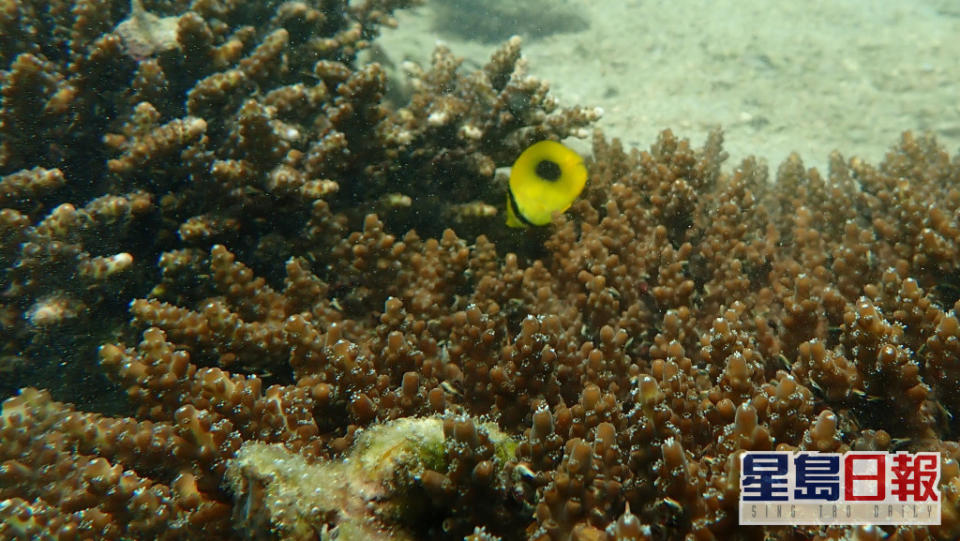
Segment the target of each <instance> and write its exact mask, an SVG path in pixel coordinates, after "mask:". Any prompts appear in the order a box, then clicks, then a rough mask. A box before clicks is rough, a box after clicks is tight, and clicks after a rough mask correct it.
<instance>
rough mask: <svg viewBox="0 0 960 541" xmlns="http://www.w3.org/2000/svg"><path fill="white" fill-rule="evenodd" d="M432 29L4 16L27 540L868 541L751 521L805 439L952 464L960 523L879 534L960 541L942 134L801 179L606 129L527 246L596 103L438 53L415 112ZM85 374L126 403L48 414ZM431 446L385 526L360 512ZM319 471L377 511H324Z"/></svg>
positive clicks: (5, 186)
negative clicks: (563, 141)
mask: <svg viewBox="0 0 960 541" xmlns="http://www.w3.org/2000/svg"><path fill="white" fill-rule="evenodd" d="M407 4H408V3H407V2H402V1H397V2H389V1H385V2H357V3H351V4H349V5H348V4H346V3H341V2H317V3H313V2H283V3H279V2H264V3H255V4H244V5H239V4H233V3H225V2H218V1H215V0H214V1H200V2H193V3H190V4H189V5H187V4H186V3H182V2H179V3H178V2H171V3H162V2H146V3H144V4H143V5H142V6H139V7H137V9H140V8H142V9H144V10H145V11H144V12H143V13H140V14H139V15H137V14H134V13H132V11H133V10H132V9H131V8H132V7H134V6H136V4H135V5H134V6H128V5H127V4H126V3H125V2H77V3H75V4H62V3H54V4H52V6H53V7H54V8H56V9H52V10H51V11H50V12H49V13H48V14H47V13H46V12H43V8H44V7H45V6H46V5H47V4H44V5H40V4H39V3H35V2H20V3H8V4H7V5H5V6H4V10H3V11H2V13H0V29H2V30H3V31H2V32H0V49H2V51H0V59H2V61H3V68H2V71H0V77H2V82H3V83H4V84H3V90H2V97H3V98H2V99H3V102H2V110H0V126H2V127H0V131H2V133H0V135H2V138H0V174H2V178H0V188H2V189H0V204H2V206H3V209H2V210H0V238H2V239H3V243H2V244H0V258H2V259H0V262H2V264H3V268H2V273H3V274H2V280H3V282H2V283H3V290H4V292H3V297H2V299H3V306H2V311H0V324H2V325H3V330H4V336H9V337H11V338H10V340H7V341H5V342H4V344H3V346H2V347H3V348H5V349H4V350H3V351H2V355H3V361H4V365H3V369H5V370H15V371H17V372H15V374H14V375H15V376H16V377H14V378H10V379H9V381H14V382H16V384H17V385H18V386H22V387H23V389H22V390H21V391H20V392H19V394H18V395H17V396H14V397H12V398H9V399H8V400H6V401H5V402H4V404H3V411H2V414H0V537H4V538H8V537H9V538H17V537H20V538H29V537H45V536H46V537H64V538H69V537H80V538H87V537H96V538H103V539H123V538H164V537H167V538H202V539H232V538H236V537H249V538H258V539H259V538H276V537H286V538H298V537H300V538H302V537H306V538H324V537H329V536H332V535H340V536H342V537H344V538H348V537H349V536H350V535H354V536H364V535H368V534H370V533H371V531H372V530H376V533H377V535H384V536H390V535H395V536H402V537H405V538H416V539H420V538H422V539H462V538H468V539H505V540H509V539H523V538H530V539H543V540H566V539H662V538H668V539H684V538H691V539H724V538H730V537H732V536H735V535H736V536H739V537H740V538H746V539H754V538H756V539H763V538H787V537H790V538H803V539H828V538H838V537H841V536H843V535H846V534H847V533H848V532H844V531H841V530H838V529H835V528H827V527H824V528H815V527H806V528H799V529H793V530H791V531H787V530H785V529H781V528H751V529H749V530H739V531H738V530H737V515H736V513H737V509H736V501H737V496H738V494H737V490H738V475H739V471H738V470H739V456H740V453H741V452H742V451H743V450H769V449H785V450H788V449H810V450H821V451H831V452H843V451H846V450H850V449H859V450H894V449H917V450H919V449H923V450H935V451H939V452H941V453H942V454H943V464H942V465H943V474H942V479H941V483H942V488H943V495H944V502H943V506H942V514H943V524H942V525H941V526H939V527H930V528H907V527H904V528H896V527H889V526H884V527H874V528H859V529H857V530H856V531H854V532H852V535H854V536H858V537H863V538H882V537H894V538H900V539H912V538H937V539H953V538H956V537H957V536H958V535H960V466H958V460H960V445H958V444H957V436H956V434H957V430H958V426H957V419H958V418H960V411H958V407H960V402H958V398H957V396H958V395H957V393H956V388H957V384H958V382H960V365H958V363H957V357H958V355H960V345H958V344H960V323H958V321H960V316H958V312H957V311H958V310H960V293H958V291H960V289H958V281H957V276H958V272H960V251H958V246H960V244H958V240H960V239H958V235H960V228H958V227H957V224H956V217H957V216H958V210H960V191H958V189H957V188H956V186H957V185H958V180H960V158H952V159H951V158H950V157H949V156H948V155H947V154H946V153H945V152H944V151H943V150H942V149H941V148H940V147H938V146H937V145H936V143H935V141H933V140H932V139H931V138H928V137H915V136H913V135H911V134H909V133H908V134H905V135H904V136H903V139H902V140H901V142H900V144H899V145H898V146H897V147H896V148H894V149H893V150H892V151H891V152H890V154H889V155H888V157H887V159H886V160H885V161H884V162H883V163H882V164H880V165H879V166H876V167H874V166H871V165H868V164H865V163H863V162H862V161H860V160H858V159H855V158H854V159H850V160H845V159H843V158H842V157H841V156H840V155H834V156H832V157H831V162H830V163H831V168H830V171H829V173H828V174H827V175H825V176H824V175H822V174H821V173H820V172H818V171H816V170H807V169H806V168H805V167H804V166H803V163H802V161H801V160H800V158H799V157H797V156H792V157H790V158H789V159H788V160H787V161H786V162H785V163H784V164H783V165H782V166H781V167H780V168H779V170H778V172H777V173H776V182H775V183H772V182H770V181H769V180H770V179H769V178H768V177H769V175H768V173H767V171H766V170H765V169H764V168H763V167H761V166H760V165H758V162H757V161H755V160H752V159H748V160H746V161H744V162H743V163H741V164H739V165H738V166H736V167H734V168H733V169H732V170H731V171H729V172H725V171H724V169H723V168H722V163H723V161H724V158H725V154H724V152H723V148H722V135H721V134H720V133H719V132H716V133H714V134H712V135H711V136H710V137H709V138H708V139H707V141H706V142H705V144H704V146H703V147H702V148H700V149H694V148H692V147H691V146H690V144H689V143H688V142H687V141H685V140H682V139H679V138H677V137H675V136H674V135H673V134H672V133H670V132H669V131H668V132H664V133H663V134H662V135H661V137H660V138H659V140H658V141H657V142H656V143H655V144H653V145H652V146H651V148H650V149H649V151H644V152H639V151H632V152H626V151H624V150H623V148H622V147H621V146H620V144H619V143H618V142H616V141H615V140H614V141H607V140H605V139H604V138H603V137H602V136H599V135H597V136H596V137H595V139H594V150H593V156H592V158H591V159H589V160H588V168H589V170H590V173H591V181H590V183H589V184H588V187H587V189H586V191H585V193H584V195H583V197H582V198H581V199H580V200H579V201H577V202H576V203H575V204H574V205H573V207H572V208H571V211H570V213H569V214H567V215H564V216H561V217H560V218H559V219H558V220H557V222H556V224H555V225H554V226H551V227H550V228H546V229H544V230H540V231H533V232H528V233H523V236H524V239H522V240H517V239H516V238H513V237H511V236H510V235H508V234H505V233H504V232H503V231H504V229H502V225H501V220H495V219H492V218H491V217H490V216H489V213H488V212H485V211H483V209H484V206H483V205H487V204H491V205H492V204H495V203H496V204H499V202H500V201H502V195H503V193H502V191H499V192H498V184H497V180H496V178H495V177H494V169H495V168H496V167H497V166H499V165H502V164H506V163H509V162H510V161H511V160H512V158H513V157H515V155H516V153H518V152H519V150H520V149H521V148H522V147H524V146H525V145H526V144H528V143H529V142H531V141H533V140H536V139H541V138H558V137H562V136H567V135H577V134H578V133H579V132H580V131H581V130H582V128H583V127H584V126H585V125H586V124H587V123H589V121H590V120H591V119H593V118H595V116H596V114H597V112H596V111H593V110H590V109H584V108H573V109H569V110H561V109H558V108H557V105H556V103H554V102H553V100H552V98H550V97H549V95H548V93H547V90H548V89H547V87H546V85H544V84H542V83H540V82H539V81H537V80H536V79H534V78H531V77H530V76H528V75H526V72H525V66H524V65H523V62H522V59H521V58H520V52H519V41H518V40H511V41H509V42H508V43H507V44H506V45H504V46H503V47H502V48H501V49H499V50H498V51H497V52H496V53H495V54H494V56H493V58H492V60H491V62H490V63H489V64H488V65H487V66H485V67H483V68H481V69H480V70H479V71H477V72H474V73H472V74H468V73H464V72H463V71H461V70H460V69H459V61H458V60H457V59H456V58H455V57H454V56H453V55H452V54H451V53H450V52H449V51H447V50H445V49H443V48H441V49H438V51H437V53H436V55H435V60H434V65H433V67H432V68H431V69H428V70H420V69H418V68H416V67H410V71H411V73H412V75H413V76H414V78H415V81H414V84H413V86H414V94H413V96H412V97H411V99H410V102H409V103H407V104H405V106H403V107H401V108H400V109H392V108H391V107H390V106H388V105H386V104H385V103H384V102H383V101H382V96H383V92H384V85H385V75H384V72H383V70H382V69H381V68H380V67H378V66H376V65H365V66H359V65H356V63H355V62H354V58H355V55H356V52H357V50H358V49H360V48H362V47H365V46H366V45H367V44H368V42H369V40H370V39H372V38H373V37H374V34H375V32H376V28H377V26H378V25H381V24H386V23H389V22H390V21H389V14H390V13H391V12H392V11H393V10H394V9H396V8H399V7H401V6H405V5H407ZM41 12H43V15H41ZM148 15H149V16H148ZM131 17H134V18H135V17H140V19H141V20H145V21H151V20H152V21H157V20H173V19H175V20H176V43H177V45H176V48H175V49H170V50H164V49H165V48H166V47H168V46H171V44H170V43H168V42H165V43H162V45H163V47H159V48H154V49H149V50H147V49H144V48H136V47H133V45H134V43H132V41H133V40H134V38H135V37H137V35H136V32H135V30H136V29H135V28H134V29H131V26H132V25H130V24H127V21H130V20H132V19H131ZM25 23H30V24H25ZM166 24H169V23H166ZM141 37H142V36H141ZM105 110H109V111H111V112H112V113H113V114H111V115H102V114H100V113H99V112H102V111H105ZM441 188H442V189H441ZM501 188H502V187H501ZM417 209H419V210H422V211H424V213H423V214H424V216H425V217H424V218H417V217H416V216H413V215H412V210H417ZM468 209H471V210H468ZM373 211H378V212H380V214H374V213H373ZM438 217H439V219H438ZM458 217H459V218H458ZM411 228H414V229H411ZM481 232H485V233H488V234H479V233H481ZM131 316H132V321H130V322H129V323H128V322H126V320H127V319H129V318H130V317H131ZM96 346H99V366H98V367H93V366H92V363H89V362H88V363H86V364H84V363H82V362H74V361H75V360H76V358H79V359H82V358H83V354H84V352H86V353H90V352H91V350H92V349H93V348H94V347H96ZM68 348H69V349H76V350H77V351H78V353H76V354H75V356H76V358H73V357H67V358H65V359H64V361H66V362H67V365H68V366H70V367H72V368H71V369H72V370H76V371H78V372H80V371H91V372H96V373H97V374H101V375H103V376H104V377H106V378H109V379H110V380H111V381H112V384H113V385H114V386H115V387H116V388H117V389H122V390H123V392H125V395H126V399H127V401H126V402H125V403H120V402H123V401H122V400H119V398H122V396H119V395H122V394H124V393H123V392H120V391H118V392H115V393H105V396H104V397H103V399H102V400H100V401H97V402H95V403H91V402H90V401H89V400H88V399H86V396H85V394H84V393H83V392H82V390H78V391H77V392H75V393H73V394H69V395H68V394H67V393H66V392H65V390H64V389H54V390H55V391H57V393H56V394H51V393H50V392H48V391H45V390H38V389H37V388H36V387H37V386H40V385H42V384H47V383H48V382H50V379H49V378H45V377H44V376H45V374H43V373H42V372H41V373H40V374H38V375H33V376H31V375H29V374H33V373H32V372H28V371H26V370H24V369H23V366H24V365H29V364H30V360H33V359H46V362H48V363H50V365H49V370H51V371H52V370H54V369H56V368H57V366H58V365H59V361H60V359H59V357H58V356H57V355H59V351H60V350H61V349H68ZM55 352H56V353H57V355H55V354H54V353H55ZM49 359H55V360H54V361H50V360H49ZM75 373H76V372H75ZM68 381H69V379H68ZM70 383H72V381H70ZM60 395H66V396H69V401H72V402H76V403H78V405H76V406H74V405H71V404H68V403H67V401H65V400H63V399H62V398H61V397H60ZM85 410H93V411H85ZM411 427H421V428H424V427H427V428H424V430H427V431H428V432H429V434H430V437H429V438H425V439H424V438H421V439H419V440H418V438H417V431H416V430H415V429H411ZM398 428H399V430H400V432H401V433H402V434H405V435H408V436H410V437H409V438H406V439H403V440H402V441H401V442H399V443H398V444H397V445H398V446H397V447H392V446H391V445H392V444H391V442H396V441H397V440H396V439H390V438H386V439H384V438H385V434H388V433H391V431H392V433H393V434H394V436H392V437H393V438H395V434H396V431H397V429H398ZM424 441H428V442H429V444H428V445H424V444H423V442H424ZM514 442H515V443H514ZM411 448H413V449H414V450H416V449H420V450H426V451H430V453H429V454H428V456H426V457H421V456H420V455H418V454H417V452H414V453H413V456H414V458H413V459H412V460H403V461H400V462H393V461H390V460H384V461H382V462H384V463H385V465H386V466H387V468H388V469H389V467H390V466H391V465H392V466H396V465H397V464H402V465H403V466H404V467H401V468H396V469H394V470H390V471H391V472H393V473H391V474H390V475H387V476H385V478H383V479H381V480H380V481H379V482H378V483H375V484H374V485H375V486H373V489H372V492H371V493H368V494H367V497H370V494H373V496H372V498H373V499H374V500H376V501H377V502H379V503H382V504H383V505H382V506H380V507H378V506H377V505H373V506H368V505H366V504H368V503H370V501H371V500H364V499H363V498H364V496H363V495H361V496H360V498H359V502H358V500H357V494H356V493H352V492H350V491H349V490H348V489H349V488H355V487H356V486H358V485H361V484H362V480H361V479H360V478H359V477H360V476H361V475H362V474H360V473H357V472H356V471H355V470H351V469H350V468H352V467H354V466H351V462H350V460H348V459H356V458H357V457H358V456H359V455H360V454H362V453H363V451H364V449H367V450H369V449H383V452H382V453H380V454H376V453H378V452H380V451H376V452H375V453H374V455H373V456H378V457H384V456H387V457H391V456H393V457H396V456H397V455H391V454H390V453H397V454H403V455H404V456H406V457H410V456H411V455H410V454H409V453H408V452H409V450H410V449H411ZM258 454H259V455H262V456H261V458H262V457H263V456H267V457H268V458H275V459H277V460H275V461H273V462H269V463H266V464H265V463H263V462H258V461H257V460H254V458H253V457H254V456H255V455H258ZM281 470H282V471H281ZM318 471H326V472H327V473H329V472H330V471H337V472H338V475H344V476H345V477H340V479H343V483H340V484H339V485H338V486H337V487H335V489H336V490H334V491H332V493H333V494H334V495H335V496H337V497H338V498H340V500H338V502H337V503H343V502H344V501H345V500H349V502H348V503H349V505H348V506H346V507H343V506H336V505H333V506H332V505H329V502H326V503H324V505H322V506H318V507H316V509H313V508H312V507H307V508H304V506H302V505H300V504H299V503H294V502H293V500H294V499H298V498H299V496H300V495H303V496H304V497H306V495H312V494H316V492H311V490H313V488H315V487H310V486H304V485H303V484H302V481H298V479H302V478H303V476H306V477H307V478H312V477H311V476H313V475H317V474H316V472H318ZM344 472H346V473H344ZM394 474H396V475H394ZM365 486H366V485H365ZM367 487H368V486H367ZM328 494H329V493H328ZM294 496H297V498H294ZM394 503H398V505H397V506H393V504H394ZM398 508H402V509H401V511H402V512H397V509H398ZM357 528H360V529H359V530H358V529H357ZM363 528H367V530H364V529H363Z"/></svg>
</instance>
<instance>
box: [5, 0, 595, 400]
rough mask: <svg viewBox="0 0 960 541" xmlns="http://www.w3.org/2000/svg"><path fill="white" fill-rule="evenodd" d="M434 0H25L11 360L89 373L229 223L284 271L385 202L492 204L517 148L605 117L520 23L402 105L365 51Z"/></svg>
mask: <svg viewBox="0 0 960 541" xmlns="http://www.w3.org/2000/svg"><path fill="white" fill-rule="evenodd" d="M414 3H415V1H414V0H384V1H378V2H351V3H348V2H345V1H323V2H320V1H315V2H299V1H288V2H279V1H267V2H256V3H252V4H250V3H237V2H221V1H219V0H215V1H202V2H191V3H186V2H175V1H166V2H163V1H144V2H141V1H140V0H133V1H132V2H130V3H129V4H128V3H127V2H124V1H120V0H110V1H101V0H78V1H76V2H69V1H66V0H64V1H59V2H54V3H52V4H51V3H49V2H35V1H27V2H13V3H9V5H6V6H5V7H4V9H3V14H2V15H0V36H2V38H0V87H2V89H3V90H2V101H0V205H2V211H0V212H2V220H0V224H2V225H0V238H2V240H3V244H2V251H0V292H2V293H0V295H2V296H0V302H2V309H0V313H2V314H3V318H2V320H0V324H2V328H3V334H4V336H9V337H10V339H9V340H4V342H3V344H2V345H0V348H2V349H0V370H2V371H5V372H14V373H23V372H24V371H30V372H31V373H40V372H46V373H47V375H48V376H49V378H48V379H55V378H54V377H53V376H54V375H56V374H59V372H60V370H62V367H61V366H60V363H59V362H56V363H52V364H51V363H49V362H48V361H45V359H50V358H58V357H61V356H66V357H68V362H65V363H64V366H65V367H66V368H67V370H68V372H70V373H71V374H72V375H73V376H75V377H73V378H68V379H75V380H78V381H81V382H86V381H89V378H84V377H82V376H83V375H85V374H87V373H89V372H90V371H91V370H90V369H91V368H92V365H93V364H94V362H95V361H94V360H95V358H96V354H95V349H96V347H97V346H98V345H99V344H101V343H103V342H104V341H106V340H109V339H115V338H116V337H117V336H118V335H120V334H122V333H123V332H124V330H123V328H122V327H123V324H124V322H125V320H126V319H127V312H126V305H127V303H128V302H129V301H130V300H131V299H132V298H134V297H137V296H145V295H147V294H148V293H149V291H150V289H151V288H152V287H153V285H154V279H155V276H156V272H157V267H156V261H157V260H158V258H161V257H163V258H166V259H169V258H170V257H173V256H169V255H164V254H165V253H167V252H170V251H173V250H188V251H189V250H200V253H202V252H205V251H206V250H208V249H209V248H210V246H212V245H213V244H215V243H229V245H230V247H231V249H232V250H233V251H235V252H236V253H238V254H241V255H243V256H244V258H245V259H246V260H253V263H254V264H255V265H256V268H257V270H259V271H261V272H263V273H265V274H266V275H268V276H269V277H271V278H273V277H279V276H281V275H282V273H283V269H284V266H285V264H286V260H287V259H288V258H290V257H291V256H293V255H302V254H305V253H307V252H308V251H309V250H311V249H317V247H318V246H322V245H327V246H330V245H332V244H335V243H336V242H337V241H338V240H339V238H340V235H341V233H342V231H343V227H347V226H353V227H357V226H359V225H360V224H361V223H362V220H363V216H364V215H366V214H367V213H369V212H371V211H378V212H380V214H381V215H382V216H383V217H384V219H385V220H387V221H388V223H390V225H391V226H392V228H393V230H395V231H398V232H399V233H400V234H403V233H405V232H406V231H407V230H408V229H411V228H414V227H415V228H417V230H418V231H420V233H421V234H427V235H430V234H434V235H438V234H439V233H440V232H441V231H442V228H437V225H436V223H437V222H435V221H434V220H435V218H436V217H437V216H439V217H441V218H442V219H443V220H445V222H442V223H448V224H456V223H463V222H465V221H466V222H471V223H480V224H483V223H490V222H491V221H492V219H493V218H492V216H491V213H490V212H484V210H485V209H493V210H494V211H495V210H496V207H495V206H493V205H500V204H502V197H503V195H502V193H503V192H502V190H500V188H499V185H498V184H497V183H496V182H493V181H492V180H493V171H494V169H495V168H496V167H497V166H504V165H508V164H509V163H511V162H512V160H513V159H514V158H515V156H516V154H518V153H519V152H520V150H522V148H524V147H525V146H526V145H527V144H529V143H530V142H531V141H533V140H536V139H542V138H554V139H556V138H562V137H566V136H568V135H571V134H575V133H580V134H581V135H583V133H582V130H583V127H584V126H586V125H588V124H589V123H590V122H591V121H592V120H594V119H595V118H596V117H597V115H598V113H597V112H596V111H593V110H589V109H582V108H574V109H560V108H558V107H557V104H556V102H555V101H554V100H553V99H552V98H550V97H549V96H548V94H547V92H548V88H547V86H546V85H545V84H543V83H541V82H540V81H538V80H537V79H535V78H533V77H530V76H528V75H526V74H525V67H524V65H523V62H522V61H521V59H520V51H519V41H517V40H514V41H511V42H509V43H508V44H506V45H505V46H504V47H503V48H502V49H501V50H500V51H498V52H497V53H496V54H495V55H494V57H493V58H492V60H491V62H490V63H489V64H488V65H486V66H485V67H484V68H483V69H482V70H480V71H478V72H477V73H475V74H472V75H465V74H462V73H460V72H458V71H457V69H456V68H457V67H458V66H459V60H458V59H456V58H455V57H453V55H452V54H450V52H449V51H446V50H444V49H441V50H439V51H438V52H437V56H436V60H435V63H434V66H432V67H430V68H428V69H426V70H420V72H419V76H420V78H419V79H418V80H419V89H418V90H417V91H416V92H415V94H414V95H413V96H412V98H411V100H410V104H409V105H408V107H406V108H403V109H398V110H393V109H389V108H387V107H386V106H384V105H383V104H382V103H381V101H382V97H383V93H384V88H385V84H386V82H385V74H384V71H383V69H382V68H381V67H380V66H379V65H377V64H368V65H363V66H360V65H357V62H356V56H357V51H358V50H360V49H362V48H364V47H367V46H368V45H369V43H370V40H371V39H372V38H373V37H375V36H376V33H377V29H378V28H379V27H380V26H382V25H385V24H393V19H392V17H391V13H392V12H393V11H395V10H396V9H399V8H401V7H406V6H408V5H411V4H414ZM411 69H412V68H411ZM425 119H428V121H427V120H425ZM338 192H339V193H338ZM437 193H448V194H455V195H454V196H452V197H449V198H438V197H437V196H436V195H434V194H437ZM328 205H334V206H335V207H336V208H337V216H336V217H333V215H332V213H331V212H330V211H329V210H328ZM411 206H412V208H410V207H411ZM277 209H282V211H280V212H278V211H277ZM494 213H495V212H494ZM344 220H345V221H344ZM308 222H309V225H305V224H306V223H308ZM248 256H249V257H248ZM177 257H192V258H196V257H199V256H198V255H197V253H195V252H191V253H189V254H187V253H181V254H180V255H179V256H177ZM171 272H172V271H171ZM181 278H182V279H183V280H190V279H191V278H192V277H188V276H181ZM179 285H180V286H182V287H180V288H179V289H177V290H176V293H171V294H176V295H184V294H187V293H185V292H187V291H189V290H191V289H196V288H197V287H199V286H196V285H190V284H185V283H180V284H179ZM198 294H202V293H198ZM158 296H161V297H162V295H159V292H158ZM95 322H99V323H100V324H96V325H95ZM90 328H94V329H95V332H92V333H91V332H90V331H89V330H88V329H90ZM127 338H128V339H129V338H131V337H130V336H128V337H127ZM64 352H67V353H64ZM7 381H11V380H9V379H8V380H7ZM8 385H9V384H6V383H5V384H4V385H3V387H2V388H0V392H2V394H3V395H9V394H11V393H13V392H15V390H16V388H15V387H13V386H8ZM102 386H103V380H102V378H101V379H100V380H96V381H93V382H91V383H90V386H89V389H88V391H87V392H86V393H85V395H86V396H95V395H96V394H98V393H97V389H99V388H101V387H102ZM74 396H76V395H74Z"/></svg>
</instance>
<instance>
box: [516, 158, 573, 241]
mask: <svg viewBox="0 0 960 541" xmlns="http://www.w3.org/2000/svg"><path fill="white" fill-rule="evenodd" d="M586 183H587V168H586V166H584V165H583V158H581V157H580V155H579V154H577V153H576V152H574V151H573V150H571V149H570V148H567V147H566V146H564V145H562V144H560V143H557V142H554V141H540V142H539V143H535V144H533V145H531V146H530V147H529V148H527V149H526V150H524V151H523V152H522V153H521V154H520V157H519V158H517V161H515V162H514V163H513V167H512V168H511V169H510V186H509V189H508V190H507V225H509V226H510V227H526V226H530V225H547V224H549V223H550V220H551V218H552V215H553V213H554V212H563V211H565V210H567V209H568V208H570V205H571V204H573V201H574V200H575V199H576V198H577V196H579V195H580V192H581V191H583V187H584V185H586Z"/></svg>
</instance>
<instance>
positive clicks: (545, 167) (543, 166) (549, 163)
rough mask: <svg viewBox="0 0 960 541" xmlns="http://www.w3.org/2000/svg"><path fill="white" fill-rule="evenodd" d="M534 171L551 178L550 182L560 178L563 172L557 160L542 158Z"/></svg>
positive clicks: (543, 177) (543, 176)
mask: <svg viewBox="0 0 960 541" xmlns="http://www.w3.org/2000/svg"><path fill="white" fill-rule="evenodd" d="M534 171H535V172H536V173H537V176H538V177H540V178H542V179H544V180H549V181H550V182H555V181H557V180H559V179H560V175H561V174H562V173H563V172H562V171H561V170H560V166H559V165H557V162H555V161H553V160H540V163H538V164H537V167H536V169H534Z"/></svg>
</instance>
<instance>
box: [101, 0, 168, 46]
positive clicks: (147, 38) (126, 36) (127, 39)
mask: <svg viewBox="0 0 960 541" xmlns="http://www.w3.org/2000/svg"><path fill="white" fill-rule="evenodd" d="M179 23H180V17H158V16H156V15H154V14H153V13H150V12H149V11H147V10H145V9H143V5H142V4H141V3H140V0H130V18H128V19H125V20H123V21H121V22H120V24H118V25H117V28H116V32H117V34H119V35H120V37H121V38H123V45H124V47H126V52H127V54H128V55H130V56H131V57H133V58H135V59H137V60H144V59H146V58H150V57H151V56H153V55H155V54H157V53H162V52H164V51H169V50H172V49H176V48H178V47H179V46H180V45H179V44H178V43H177V25H178V24H179Z"/></svg>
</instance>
